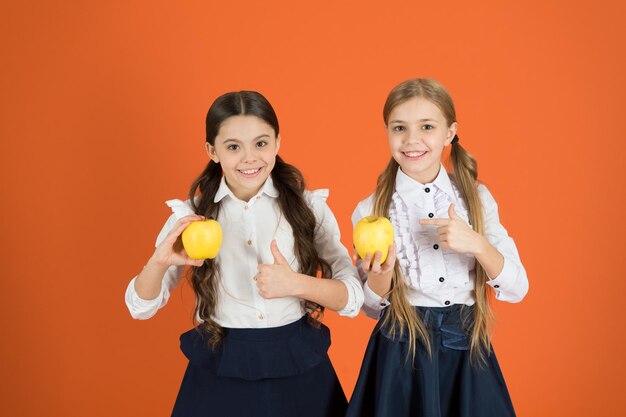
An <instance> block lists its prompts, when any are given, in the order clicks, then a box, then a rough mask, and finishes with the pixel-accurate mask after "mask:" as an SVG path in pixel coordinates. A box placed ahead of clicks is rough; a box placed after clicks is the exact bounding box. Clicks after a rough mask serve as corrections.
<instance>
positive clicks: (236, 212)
mask: <svg viewBox="0 0 626 417" xmlns="http://www.w3.org/2000/svg"><path fill="white" fill-rule="evenodd" d="M277 197H278V191H277V190H276V188H275V187H274V185H273V181H272V179H271V178H268V179H267V181H266V182H265V184H264V185H263V187H262V188H261V189H260V190H259V192H258V193H257V195H255V196H254V197H253V198H251V199H250V200H249V201H248V202H245V201H241V200H239V199H238V198H237V197H235V195H234V194H233V193H232V192H231V190H230V189H229V188H228V186H227V185H226V182H225V180H224V179H223V178H222V182H221V184H220V186H219V189H218V191H217V193H216V195H215V199H214V201H215V202H220V204H221V208H220V212H219V216H218V219H217V220H218V222H219V223H220V225H221V227H222V231H223V241H222V247H221V249H220V252H219V254H218V256H217V258H216V261H217V263H218V265H219V272H218V277H219V278H218V279H219V284H218V290H217V297H218V298H217V299H218V303H217V308H216V312H215V316H214V317H213V318H214V320H215V321H216V322H217V323H218V324H219V325H220V326H221V327H222V328H223V329H224V337H223V340H222V342H221V343H220V345H219V347H218V348H216V349H209V348H208V347H207V341H206V339H205V337H203V336H202V334H201V333H200V332H199V331H198V330H197V329H191V330H189V331H188V332H186V333H184V334H182V335H181V337H180V342H181V350H182V352H183V353H184V354H185V356H186V357H187V358H188V359H189V364H188V366H187V370H186V372H185V375H184V378H183V381H182V384H181V387H180V391H179V393H178V397H177V399H176V403H175V405H174V410H173V412H172V416H176V417H178V416H255V417H256V416H259V417H261V416H268V417H269V416H272V417H274V416H278V417H281V416H285V417H287V416H295V415H298V416H311V417H326V416H340V415H341V416H342V415H343V414H344V412H345V408H346V405H347V401H346V398H345V395H344V393H343V391H342V389H341V386H340V384H339V381H338V379H337V376H336V374H335V371H334V369H333V367H332V365H331V363H330V360H329V358H328V355H327V350H328V348H329V346H330V332H329V330H328V328H327V327H326V326H324V325H323V324H322V325H320V326H317V327H316V326H315V325H313V324H312V323H311V320H310V319H309V318H308V315H306V314H305V310H304V301H303V300H301V299H299V298H297V297H284V298H276V299H264V298H263V297H261V296H260V295H259V290H258V287H257V286H256V282H255V281H254V279H253V277H254V276H255V275H256V274H257V272H258V270H257V268H258V265H259V264H272V263H274V259H273V256H272V253H271V251H270V243H271V241H272V240H274V239H275V240H276V241H277V243H278V248H279V250H280V251H281V253H282V254H283V255H284V257H285V259H287V261H288V262H289V264H290V267H291V268H292V269H293V270H294V271H298V270H299V265H298V261H297V259H296V257H295V254H294V237H293V232H292V228H291V226H290V225H289V223H288V222H287V220H286V219H285V216H284V215H282V213H281V211H280V207H279V205H278V199H277ZM327 197H328V190H316V191H306V192H305V200H306V202H307V204H308V205H309V207H310V208H311V209H312V211H313V213H314V214H315V218H316V220H317V227H316V231H315V246H316V249H317V251H318V254H319V256H320V257H321V258H322V259H324V260H326V261H327V262H328V263H329V264H330V266H331V268H332V271H333V279H337V280H339V281H341V282H342V283H344V284H345V286H346V289H347V291H348V302H347V304H346V306H345V307H344V308H343V309H342V310H340V311H338V313H339V314H340V315H344V316H349V317H354V316H356V315H357V314H358V312H359V310H360V307H361V305H362V303H363V291H362V287H361V283H360V281H359V279H358V274H357V271H356V268H355V267H354V266H353V264H352V261H351V259H350V256H349V254H348V251H347V250H346V248H345V247H344V246H343V245H342V244H341V242H340V235H339V228H338V225H337V222H336V220H335V217H334V216H333V214H332V212H331V211H330V208H329V207H328V205H327V204H326V198H327ZM167 204H168V205H169V206H170V207H172V210H173V211H174V214H172V216H171V217H170V218H169V219H168V221H167V222H166V224H165V226H164V227H163V229H162V230H161V232H160V233H159V236H158V238H157V241H156V246H158V245H159V244H160V243H161V242H162V241H163V239H164V238H165V236H166V235H167V234H168V233H169V231H170V230H172V228H173V226H174V224H175V223H176V221H177V220H178V219H179V218H181V217H184V216H185V215H189V214H192V213H193V211H192V210H191V208H190V205H189V203H188V202H182V201H180V200H170V201H168V202H167ZM183 269H184V267H180V266H171V267H170V268H169V269H168V271H167V273H166V274H165V276H164V277H163V282H162V286H161V292H160V294H159V295H158V296H157V298H155V299H153V300H143V299H141V298H140V297H139V296H138V295H137V293H136V291H135V288H134V279H133V280H132V281H131V282H130V284H129V286H128V289H127V292H126V303H127V305H128V308H129V310H130V312H131V315H132V316H133V317H134V318H137V319H148V318H150V317H152V316H153V315H154V314H156V312H157V311H158V310H159V309H160V308H162V307H163V306H164V305H165V304H166V303H167V301H168V299H169V295H170V291H171V290H172V289H173V288H174V287H176V285H177V284H178V283H179V281H180V279H181V277H182V272H183Z"/></svg>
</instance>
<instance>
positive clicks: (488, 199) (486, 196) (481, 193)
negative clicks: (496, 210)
mask: <svg viewBox="0 0 626 417" xmlns="http://www.w3.org/2000/svg"><path fill="white" fill-rule="evenodd" d="M476 190H477V191H478V197H479V198H480V201H481V203H483V207H485V208H489V207H493V206H496V200H495V199H494V198H493V195H492V194H491V191H489V188H487V186H486V185H485V184H483V183H479V184H478V186H476Z"/></svg>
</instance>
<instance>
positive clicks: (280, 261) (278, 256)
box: [270, 240, 287, 265]
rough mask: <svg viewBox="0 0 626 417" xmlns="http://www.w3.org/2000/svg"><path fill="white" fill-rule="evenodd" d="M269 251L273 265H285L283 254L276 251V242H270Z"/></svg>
mask: <svg viewBox="0 0 626 417" xmlns="http://www.w3.org/2000/svg"><path fill="white" fill-rule="evenodd" d="M270 250H271V251H272V255H273V256H274V265H287V260H286V259H285V257H284V256H283V254H282V253H280V250H278V244H277V243H276V240H272V243H271V245H270Z"/></svg>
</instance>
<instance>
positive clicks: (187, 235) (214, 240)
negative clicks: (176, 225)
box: [182, 219, 222, 259]
mask: <svg viewBox="0 0 626 417" xmlns="http://www.w3.org/2000/svg"><path fill="white" fill-rule="evenodd" d="M182 240H183V247H184V248H185V251H186V252H187V255H189V257H190V258H191V259H206V258H209V259H213V258H215V257H216V256H217V253H218V252H219V250H220V246H221V245H222V228H221V227H220V224H219V223H218V222H216V221H215V220H212V219H205V220H202V221H195V222H192V223H191V224H190V225H189V226H187V228H186V229H185V230H183V234H182Z"/></svg>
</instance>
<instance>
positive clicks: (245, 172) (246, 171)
mask: <svg viewBox="0 0 626 417" xmlns="http://www.w3.org/2000/svg"><path fill="white" fill-rule="evenodd" d="M261 169H263V168H254V169H238V170H237V172H239V173H240V174H241V175H243V176H244V177H247V178H252V177H255V176H256V175H257V174H258V173H259V172H261Z"/></svg>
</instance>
